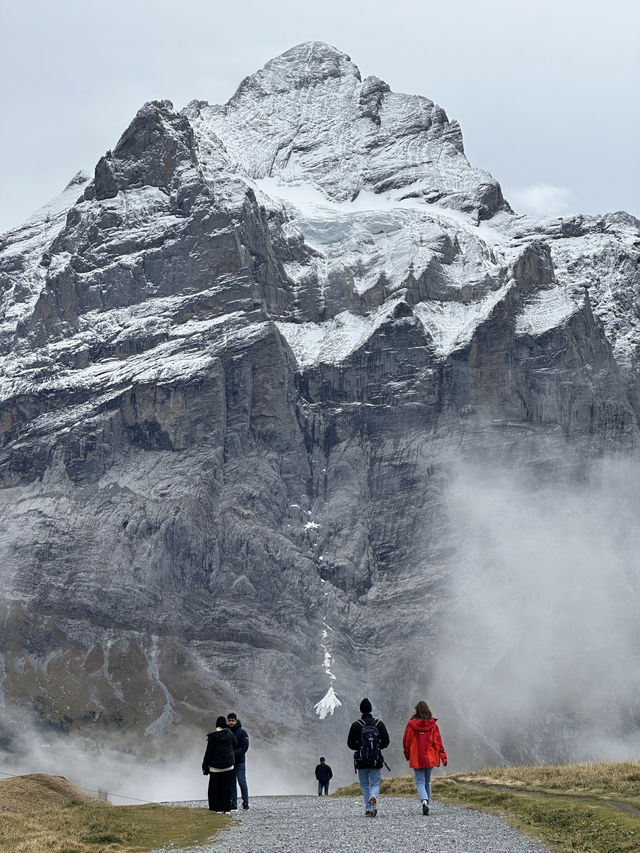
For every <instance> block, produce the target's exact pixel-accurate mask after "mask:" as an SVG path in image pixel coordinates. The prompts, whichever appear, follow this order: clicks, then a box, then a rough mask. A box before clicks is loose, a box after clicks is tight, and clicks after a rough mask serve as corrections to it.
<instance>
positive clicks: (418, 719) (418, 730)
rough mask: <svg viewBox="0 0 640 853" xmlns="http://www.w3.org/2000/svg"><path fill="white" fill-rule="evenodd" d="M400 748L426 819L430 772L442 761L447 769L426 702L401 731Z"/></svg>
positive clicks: (421, 703) (418, 705)
mask: <svg viewBox="0 0 640 853" xmlns="http://www.w3.org/2000/svg"><path fill="white" fill-rule="evenodd" d="M402 748H403V750H404V757H405V758H406V759H407V761H408V762H409V767H411V768H412V770H413V773H414V776H415V779H416V788H417V789H418V797H419V798H420V802H421V803H422V814H425V815H427V814H429V803H430V802H431V771H432V770H433V768H434V767H439V766H440V762H441V761H442V763H443V764H444V766H445V767H446V766H447V753H446V752H445V751H444V747H443V745H442V737H441V736H440V729H439V728H438V723H437V722H436V718H435V717H434V716H433V714H432V713H431V709H430V708H429V706H428V705H427V703H426V702H418V704H417V705H416V712H415V714H414V715H413V717H411V719H410V720H409V722H408V723H407V727H406V729H405V730H404V736H403V738H402Z"/></svg>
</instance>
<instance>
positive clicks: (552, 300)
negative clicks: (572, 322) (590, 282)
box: [516, 287, 584, 337]
mask: <svg viewBox="0 0 640 853" xmlns="http://www.w3.org/2000/svg"><path fill="white" fill-rule="evenodd" d="M582 304H584V299H583V300H582V302H578V301H576V297H575V296H574V295H572V294H570V293H568V292H567V290H566V289H565V288H564V287H555V288H553V289H552V290H541V291H540V292H539V293H537V294H536V296H535V297H534V298H533V299H532V300H531V301H530V302H529V303H528V304H527V305H526V306H525V308H524V310H523V311H522V312H521V313H520V314H519V315H518V317H517V318H516V334H517V335H533V336H534V337H535V336H537V335H542V334H543V333H544V332H548V331H549V329H555V328H558V327H559V326H561V325H562V324H563V323H565V322H566V321H567V320H568V319H569V317H571V316H573V314H575V313H576V311H578V310H579V309H580V308H581V306H582Z"/></svg>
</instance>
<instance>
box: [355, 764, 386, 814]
mask: <svg viewBox="0 0 640 853" xmlns="http://www.w3.org/2000/svg"><path fill="white" fill-rule="evenodd" d="M381 777H382V769H381V768H380V767H361V768H359V769H358V779H359V780H360V790H361V791H362V799H363V800H364V810H365V811H366V812H368V811H369V809H370V806H369V797H375V798H376V800H377V799H378V794H379V793H380V779H381Z"/></svg>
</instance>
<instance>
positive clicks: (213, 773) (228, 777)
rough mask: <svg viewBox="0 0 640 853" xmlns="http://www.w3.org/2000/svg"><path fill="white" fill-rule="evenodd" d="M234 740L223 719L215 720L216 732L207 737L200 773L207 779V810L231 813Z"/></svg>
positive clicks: (233, 782)
mask: <svg viewBox="0 0 640 853" xmlns="http://www.w3.org/2000/svg"><path fill="white" fill-rule="evenodd" d="M235 746H236V739H235V737H234V735H233V733H232V732H231V731H230V730H229V728H228V727H227V722H226V720H225V718H224V717H218V719H217V720H216V730H215V731H214V732H209V734H208V735H207V749H206V751H205V753H204V758H203V759H202V772H203V773H204V775H205V776H208V777H209V790H208V796H209V810H210V811H212V812H228V811H231V786H232V785H233V787H234V788H235V773H234V770H233V764H234V756H233V750H234V748H235Z"/></svg>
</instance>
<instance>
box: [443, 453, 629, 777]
mask: <svg viewBox="0 0 640 853" xmlns="http://www.w3.org/2000/svg"><path fill="white" fill-rule="evenodd" d="M559 480H561V481H560V482H549V481H548V479H547V481H546V482H545V481H541V480H540V479H538V478H537V477H536V475H535V474H531V472H528V473H525V472H514V471H509V470H504V469H503V470H499V471H498V470H496V469H495V468H493V467H489V466H485V465H482V464H480V465H471V466H469V465H465V466H458V467H457V470H456V473H455V476H454V477H453V479H452V481H451V483H450V486H449V487H448V494H447V507H448V516H449V530H450V534H451V536H452V544H453V548H454V559H453V567H452V571H451V588H450V601H448V602H446V604H443V607H445V609H446V614H447V615H446V619H444V620H443V623H444V626H445V627H444V630H443V631H442V633H441V637H440V642H439V654H438V662H437V665H436V673H435V679H434V682H433V683H432V686H431V692H432V693H433V694H434V695H436V696H439V697H444V696H446V697H447V700H448V703H450V709H451V710H452V711H454V712H455V713H456V714H457V715H459V716H460V717H461V718H462V719H463V720H464V721H465V724H466V725H467V726H468V727H469V729H470V730H471V732H475V734H472V735H471V736H470V737H468V738H463V737H460V738H459V743H458V748H457V749H458V751H459V753H460V755H462V754H464V753H465V751H466V754H467V756H468V758H469V760H470V762H473V759H474V754H475V757H476V758H480V757H482V756H486V755H491V754H493V755H494V756H495V758H496V760H506V761H510V762H518V761H527V762H529V761H531V760H532V759H534V760H537V761H545V762H546V761H549V762H559V761H581V760H590V759H611V760H619V759H625V758H630V757H632V756H633V757H637V754H638V751H639V749H640V670H639V668H638V665H637V660H638V649H639V647H640V626H639V620H638V613H639V612H640V592H639V589H640V584H639V581H640V568H639V566H640V560H639V555H640V524H639V519H640V494H639V490H638V483H640V470H639V467H638V465H637V463H633V464H632V463H630V462H628V461H625V462H613V461H607V462H603V463H598V464H597V465H594V466H593V467H592V469H591V470H590V471H589V473H588V475H587V476H586V477H585V478H584V480H583V481H582V482H580V483H578V484H576V483H573V482H571V483H569V482H566V481H562V478H560V477H559Z"/></svg>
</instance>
